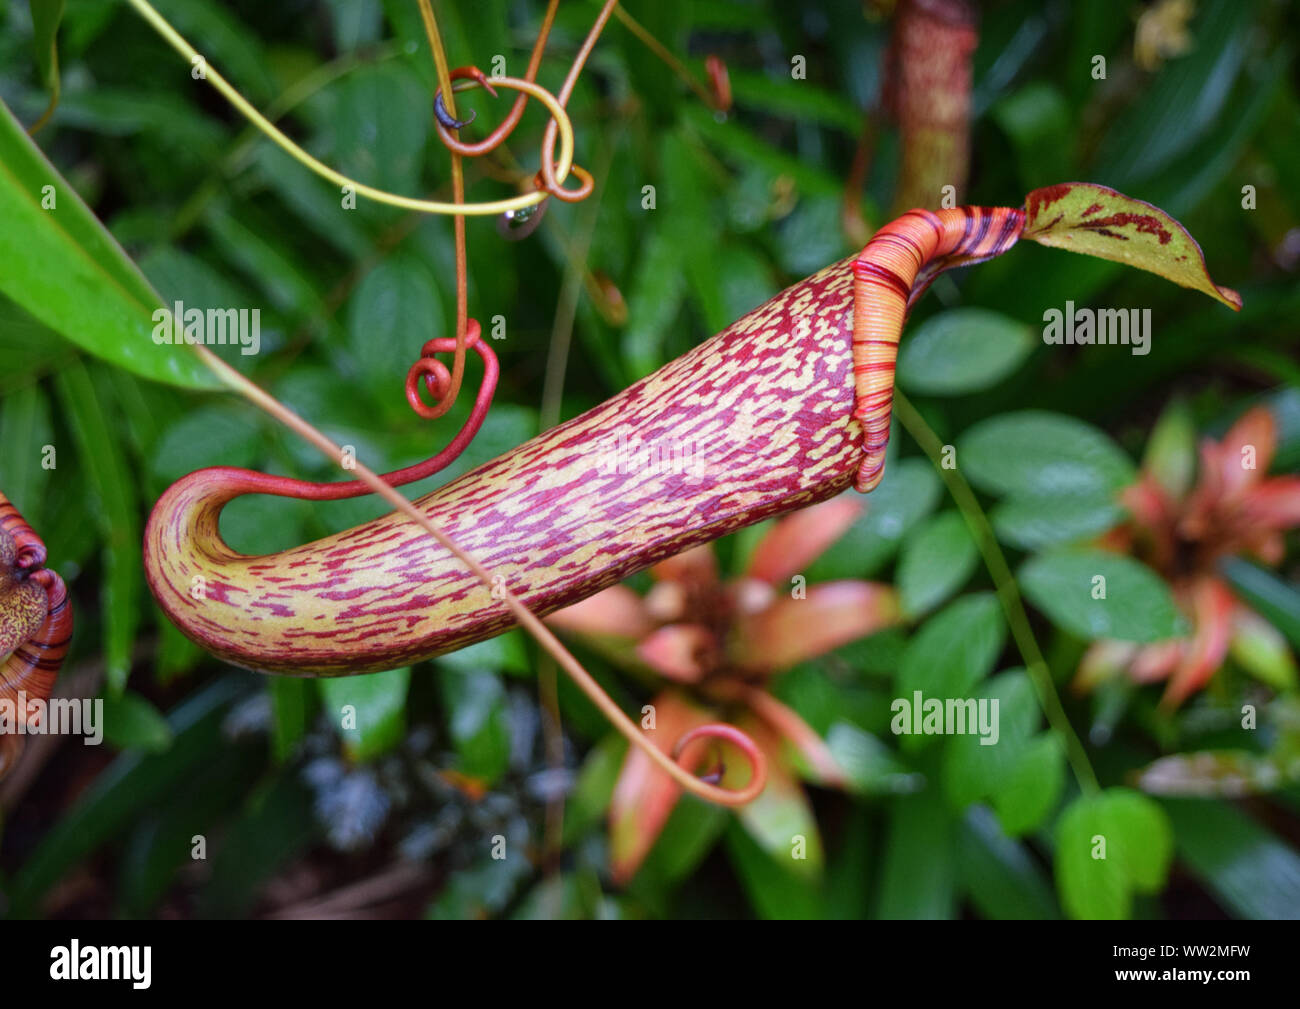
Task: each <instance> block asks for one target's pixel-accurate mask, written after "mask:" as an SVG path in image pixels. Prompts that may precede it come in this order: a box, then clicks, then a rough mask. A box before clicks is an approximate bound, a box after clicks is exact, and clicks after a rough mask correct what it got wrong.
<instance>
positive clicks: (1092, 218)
mask: <svg viewBox="0 0 1300 1009" xmlns="http://www.w3.org/2000/svg"><path fill="white" fill-rule="evenodd" d="M1023 237H1024V238H1027V239H1032V240H1033V241H1035V242H1040V243H1041V244H1043V245H1050V246H1053V247H1055V248H1058V249H1068V250H1069V251H1071V252H1080V253H1083V254H1084V255H1088V256H1096V257H1097V258H1099V259H1109V260H1113V261H1114V262H1117V263H1124V264H1126V265H1128V266H1135V267H1137V268H1138V269H1139V270H1147V271H1149V272H1151V273H1155V274H1159V275H1160V276H1162V277H1164V278H1165V279H1166V280H1172V281H1173V282H1174V283H1175V284H1178V285H1180V286H1182V287H1190V288H1191V289H1192V290H1194V291H1200V292H1201V293H1203V294H1208V295H1209V296H1210V297H1211V298H1214V299H1215V300H1216V301H1221V302H1222V303H1223V304H1225V305H1227V306H1228V307H1229V308H1231V309H1233V311H1238V310H1240V309H1241V295H1239V294H1238V293H1237V292H1236V291H1234V290H1232V289H1231V288H1228V287H1220V286H1219V285H1217V284H1215V283H1214V281H1212V280H1211V279H1210V274H1209V271H1208V270H1207V269H1206V266H1205V255H1204V253H1202V252H1201V247H1200V246H1199V245H1197V244H1196V240H1195V239H1194V238H1192V236H1191V235H1189V234H1188V233H1187V230H1186V229H1185V228H1184V227H1183V226H1182V225H1181V224H1179V223H1178V222H1177V221H1175V220H1174V219H1173V218H1172V217H1170V216H1169V215H1168V214H1166V213H1165V212H1164V211H1163V210H1161V209H1160V208H1159V207H1153V206H1152V205H1151V204H1149V203H1145V202H1144V201H1142V200H1135V199H1133V198H1132V197H1129V196H1125V195H1124V194H1122V193H1117V192H1115V190H1113V189H1110V188H1109V187H1107V186H1098V185H1095V184H1093V183H1089V182H1069V183H1064V184H1061V185H1055V186H1048V187H1046V188H1044V189H1035V190H1034V191H1033V192H1032V193H1030V194H1029V195H1028V196H1026V197H1025V230H1024V235H1023Z"/></svg>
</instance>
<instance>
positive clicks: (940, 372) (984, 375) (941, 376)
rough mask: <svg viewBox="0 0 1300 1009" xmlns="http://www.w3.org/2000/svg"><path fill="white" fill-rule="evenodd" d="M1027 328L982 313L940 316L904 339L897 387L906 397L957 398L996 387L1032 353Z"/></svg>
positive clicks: (953, 311)
mask: <svg viewBox="0 0 1300 1009" xmlns="http://www.w3.org/2000/svg"><path fill="white" fill-rule="evenodd" d="M1035 342H1036V334H1035V333H1034V331H1033V330H1032V329H1030V327H1029V326H1026V325H1025V324H1024V323H1022V322H1017V321H1016V320H1014V319H1010V318H1008V317H1007V316H1005V315H1002V314H1001V313H999V312H993V311H990V310H988V309H984V308H954V309H950V310H949V311H947V312H940V313H939V314H938V315H935V316H932V317H931V318H929V319H927V320H926V321H925V322H923V323H922V324H921V325H920V326H918V327H917V328H916V330H915V332H912V333H909V334H908V336H907V338H906V339H905V340H904V341H903V343H902V347H901V348H900V350H899V352H898V381H899V383H900V384H901V385H902V386H903V388H905V389H907V390H908V391H909V392H915V393H921V394H923V395H929V396H960V395H963V394H965V393H971V392H978V391H980V390H981V389H987V388H989V387H990V386H993V385H996V384H997V383H998V382H999V381H1001V380H1002V379H1003V378H1005V377H1006V376H1007V375H1010V374H1011V373H1012V372H1013V371H1015V370H1016V368H1018V367H1019V366H1020V364H1021V363H1022V362H1023V361H1024V360H1025V358H1026V357H1027V356H1028V355H1029V353H1030V351H1032V350H1033V349H1034V344H1035Z"/></svg>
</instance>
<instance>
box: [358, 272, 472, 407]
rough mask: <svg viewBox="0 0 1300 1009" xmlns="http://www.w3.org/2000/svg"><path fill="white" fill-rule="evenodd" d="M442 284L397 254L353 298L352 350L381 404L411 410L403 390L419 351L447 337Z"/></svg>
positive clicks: (369, 274)
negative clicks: (440, 338) (439, 293)
mask: <svg viewBox="0 0 1300 1009" xmlns="http://www.w3.org/2000/svg"><path fill="white" fill-rule="evenodd" d="M444 324H445V323H444V317H443V309H442V303H441V302H440V301H439V298H438V285H437V281H436V280H435V279H434V277H433V274H432V273H431V272H430V270H429V268H428V267H427V266H425V265H424V263H423V262H421V261H420V260H419V259H418V258H416V257H415V256H412V255H407V254H404V253H395V254H394V255H391V256H389V257H388V258H387V259H385V260H384V261H383V262H382V263H380V264H379V265H378V266H376V267H375V268H374V269H373V270H371V271H370V272H369V273H368V274H366V277H365V279H364V280H362V281H361V283H360V284H359V285H357V289H356V290H355V291H354V292H353V294H352V297H351V298H349V299H348V310H347V339H348V348H349V349H350V350H351V351H352V355H353V357H354V359H355V360H356V361H357V362H358V363H359V365H360V366H361V375H362V380H363V381H364V382H365V384H366V385H367V387H369V389H370V391H371V393H372V395H373V396H374V398H375V399H376V400H378V401H379V402H381V403H392V404H394V409H400V410H401V411H402V415H403V418H404V417H405V415H406V412H407V410H408V407H407V404H406V401H405V398H404V396H403V394H402V389H403V387H404V384H405V382H406V373H407V371H408V370H409V369H410V367H411V365H412V364H413V363H414V362H415V361H416V360H417V359H418V358H419V356H420V348H421V347H423V346H424V344H425V342H426V341H428V340H432V339H433V338H434V337H436V336H446V335H448V333H447V331H445V330H444V329H443V327H444Z"/></svg>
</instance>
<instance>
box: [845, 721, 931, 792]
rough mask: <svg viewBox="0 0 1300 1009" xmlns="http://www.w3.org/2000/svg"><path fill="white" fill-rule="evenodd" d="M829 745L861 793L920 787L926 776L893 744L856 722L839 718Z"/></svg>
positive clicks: (914, 789) (857, 790)
mask: <svg viewBox="0 0 1300 1009" xmlns="http://www.w3.org/2000/svg"><path fill="white" fill-rule="evenodd" d="M826 746H827V748H828V749H829V750H830V751H831V756H833V757H834V758H835V762H836V763H837V764H839V766H840V767H842V768H843V769H844V774H845V776H846V777H847V778H848V779H849V783H848V786H847V787H848V788H849V789H850V790H852V791H854V792H857V793H859V794H861V795H881V794H902V793H907V792H914V791H916V790H917V789H918V788H919V787H920V786H921V785H922V784H923V783H924V780H925V779H924V778H923V777H922V776H921V775H919V774H914V773H912V772H911V770H910V769H909V768H908V766H907V765H906V764H904V763H903V762H902V761H901V760H900V759H899V757H898V754H897V753H896V752H895V751H894V750H893V748H891V747H889V746H886V745H885V744H884V743H883V742H881V740H880V739H878V738H877V737H875V736H873V735H872V734H871V733H869V732H867V731H866V730H865V729H860V728H859V727H858V726H856V725H854V724H853V723H852V722H836V723H835V724H834V725H832V726H831V727H830V730H829V731H828V732H827V733H826Z"/></svg>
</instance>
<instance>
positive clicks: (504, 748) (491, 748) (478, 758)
mask: <svg viewBox="0 0 1300 1009" xmlns="http://www.w3.org/2000/svg"><path fill="white" fill-rule="evenodd" d="M438 687H439V689H440V690H441V692H442V698H443V705H444V707H445V708H446V711H447V722H448V728H449V729H450V731H451V739H452V742H453V743H454V744H455V747H456V756H457V770H459V771H460V772H461V773H463V774H466V775H469V776H470V777H471V778H476V779H478V780H479V781H482V782H484V783H485V784H487V785H489V786H490V785H492V784H495V783H496V781H497V779H499V778H500V777H501V775H503V774H505V772H506V769H507V767H508V766H509V764H510V727H509V724H508V720H507V717H506V692H505V687H503V686H502V684H501V678H500V677H499V676H498V675H497V674H496V673H494V672H489V671H487V670H483V669H448V670H444V671H443V672H441V673H439V674H438Z"/></svg>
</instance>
